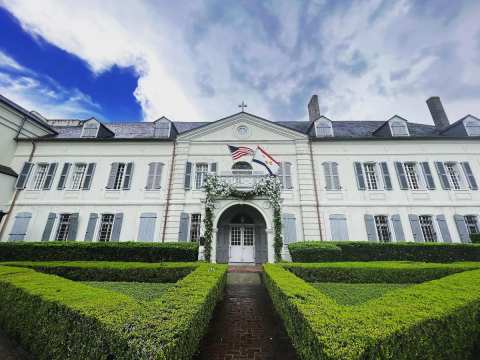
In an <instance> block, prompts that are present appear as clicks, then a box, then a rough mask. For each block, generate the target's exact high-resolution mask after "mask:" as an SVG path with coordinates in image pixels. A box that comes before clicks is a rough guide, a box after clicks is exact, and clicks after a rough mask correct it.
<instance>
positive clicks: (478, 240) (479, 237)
mask: <svg viewBox="0 0 480 360" xmlns="http://www.w3.org/2000/svg"><path fill="white" fill-rule="evenodd" d="M470 240H472V243H474V244H480V234H473V235H470Z"/></svg>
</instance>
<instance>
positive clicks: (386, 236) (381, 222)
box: [375, 215, 392, 242]
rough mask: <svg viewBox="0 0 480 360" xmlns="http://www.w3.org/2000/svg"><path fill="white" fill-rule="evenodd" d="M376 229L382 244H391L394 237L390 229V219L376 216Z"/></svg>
mask: <svg viewBox="0 0 480 360" xmlns="http://www.w3.org/2000/svg"><path fill="white" fill-rule="evenodd" d="M375 227H376V228H377V236H378V240H379V241H380V242H390V241H391V240H392V236H391V233H390V228H389V227H388V217H386V216H384V215H378V216H375Z"/></svg>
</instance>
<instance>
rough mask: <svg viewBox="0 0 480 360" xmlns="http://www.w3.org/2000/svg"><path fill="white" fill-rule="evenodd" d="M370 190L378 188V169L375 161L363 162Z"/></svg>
mask: <svg viewBox="0 0 480 360" xmlns="http://www.w3.org/2000/svg"><path fill="white" fill-rule="evenodd" d="M363 167H364V169H365V177H366V179H367V189H368V190H378V179H377V169H376V164H375V163H365V164H363Z"/></svg>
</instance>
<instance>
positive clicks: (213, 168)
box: [210, 162, 217, 174]
mask: <svg viewBox="0 0 480 360" xmlns="http://www.w3.org/2000/svg"><path fill="white" fill-rule="evenodd" d="M210 172H211V173H214V174H217V163H216V162H212V163H210Z"/></svg>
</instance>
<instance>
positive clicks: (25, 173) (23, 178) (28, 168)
mask: <svg viewBox="0 0 480 360" xmlns="http://www.w3.org/2000/svg"><path fill="white" fill-rule="evenodd" d="M32 168H33V164H32V163H31V162H28V161H26V162H25V163H24V164H23V167H22V170H21V171H20V175H19V176H18V179H17V184H16V185H15V187H16V188H17V189H18V190H22V189H25V187H26V186H27V182H28V178H29V177H30V173H31V172H32Z"/></svg>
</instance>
